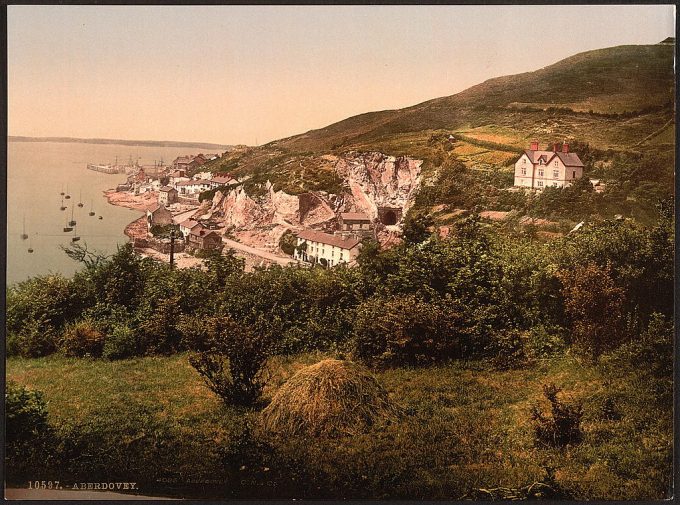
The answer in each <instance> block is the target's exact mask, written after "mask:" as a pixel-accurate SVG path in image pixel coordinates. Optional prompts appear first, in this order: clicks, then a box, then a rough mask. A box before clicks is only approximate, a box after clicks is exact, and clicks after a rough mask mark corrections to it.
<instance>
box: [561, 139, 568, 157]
mask: <svg viewBox="0 0 680 505" xmlns="http://www.w3.org/2000/svg"><path fill="white" fill-rule="evenodd" d="M562 152H563V153H565V154H566V153H568V152H569V144H567V143H566V142H565V143H563V144H562Z"/></svg>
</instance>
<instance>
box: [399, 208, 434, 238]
mask: <svg viewBox="0 0 680 505" xmlns="http://www.w3.org/2000/svg"><path fill="white" fill-rule="evenodd" d="M433 225H434V220H433V219H432V216H430V215H429V214H427V213H416V212H409V213H408V214H407V215H406V219H404V227H403V233H402V236H403V238H404V241H405V242H406V243H407V244H418V243H420V242H423V241H424V240H426V239H427V238H428V237H429V236H430V234H431V233H432V232H431V228H432V226H433Z"/></svg>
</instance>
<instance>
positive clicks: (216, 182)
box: [210, 174, 238, 188]
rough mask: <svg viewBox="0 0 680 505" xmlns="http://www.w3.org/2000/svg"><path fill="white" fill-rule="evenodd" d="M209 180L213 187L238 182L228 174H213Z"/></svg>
mask: <svg viewBox="0 0 680 505" xmlns="http://www.w3.org/2000/svg"><path fill="white" fill-rule="evenodd" d="M210 181H211V183H212V187H213V188H217V187H220V186H225V185H229V184H236V183H238V181H237V180H236V179H234V178H233V177H232V176H231V175H229V174H218V175H215V176H214V177H213V178H212V179H211V180H210Z"/></svg>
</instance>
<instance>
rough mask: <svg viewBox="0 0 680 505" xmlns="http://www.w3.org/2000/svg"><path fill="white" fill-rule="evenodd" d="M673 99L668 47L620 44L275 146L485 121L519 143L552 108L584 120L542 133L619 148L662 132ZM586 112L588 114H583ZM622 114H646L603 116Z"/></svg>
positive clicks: (299, 147)
mask: <svg viewBox="0 0 680 505" xmlns="http://www.w3.org/2000/svg"><path fill="white" fill-rule="evenodd" d="M673 96H674V74H673V47H672V46H669V45H664V44H657V45H648V46H620V47H613V48H608V49H599V50H595V51H589V52H586V53H581V54H577V55H575V56H572V57H570V58H567V59H565V60H562V61H560V62H557V63H555V64H553V65H550V66H548V67H545V68H542V69H540V70H537V71H535V72H527V73H523V74H518V75H511V76H505V77H499V78H495V79H490V80H488V81H486V82H484V83H482V84H479V85H476V86H473V87H472V88H469V89H467V90H465V91H463V92H461V93H458V94H456V95H452V96H448V97H443V98H436V99H434V100H429V101H427V102H424V103H421V104H418V105H415V106H413V107H409V108H405V109H400V110H392V111H382V112H374V113H368V114H362V115H359V116H354V117H351V118H348V119H346V120H344V121H340V122H338V123H335V124H333V125H330V126H327V127H325V128H322V129H319V130H313V131H310V132H307V133H305V134H302V135H298V136H294V137H290V138H288V139H283V140H282V141H280V142H276V143H275V144H276V145H277V146H280V147H285V148H287V149H290V150H294V151H315V152H319V151H328V150H334V149H338V148H341V147H348V148H351V147H355V146H368V145H369V144H370V143H373V142H376V143H380V141H381V140H383V139H384V137H386V136H394V135H400V134H405V133H408V132H416V131H425V130H438V129H452V130H459V129H466V128H471V127H479V126H483V125H485V124H488V123H500V124H504V123H510V124H509V125H508V126H510V127H511V128H513V129H515V130H522V131H517V135H515V136H514V140H519V139H524V138H525V137H526V134H525V132H526V129H527V128H531V125H532V123H533V124H536V123H539V124H540V123H543V124H544V123H546V122H548V121H549V118H550V115H549V114H546V112H547V110H544V109H548V108H550V107H558V108H561V109H568V110H569V111H573V112H576V113H586V114H581V115H583V116H586V117H584V118H582V119H581V117H580V116H579V115H578V114H574V115H575V116H577V117H579V121H578V122H577V123H578V124H577V125H575V128H560V127H558V128H556V129H555V131H553V132H546V133H553V134H558V135H560V134H561V135H562V136H569V135H574V134H575V135H579V134H582V131H581V130H584V131H583V133H585V132H586V131H589V130H591V129H596V128H591V127H594V125H591V124H589V123H595V124H598V125H602V126H603V127H604V129H605V131H604V132H603V134H602V135H600V136H599V138H598V139H597V142H596V143H598V144H601V145H602V147H606V144H608V143H611V144H614V145H616V146H620V147H624V146H626V145H627V144H628V143H629V141H630V140H632V139H631V138H632V137H635V133H637V132H638V131H639V132H646V134H650V133H652V131H653V128H654V125H655V124H658V127H661V126H662V125H663V123H665V121H664V120H663V119H662V118H660V117H658V116H660V115H661V116H663V117H668V116H669V115H672V106H671V104H672V102H673ZM590 111H592V112H593V113H595V114H587V113H588V112H590ZM565 112H566V111H565ZM623 112H638V113H639V112H645V113H647V114H636V116H640V115H642V116H645V115H650V116H651V117H649V118H645V119H648V120H643V121H637V122H635V123H634V124H631V125H626V124H622V123H624V122H623V121H620V120H618V119H619V118H616V117H607V116H611V115H613V114H618V113H623ZM660 112H662V114H659V113H660ZM588 116H590V117H588ZM504 119H505V121H504ZM507 119H511V121H507ZM527 119H528V120H527ZM588 119H591V121H587V120H588ZM612 119H615V120H617V121H611V120H612ZM533 130H534V131H532V132H531V133H532V134H535V133H539V132H537V131H535V130H536V128H535V127H534V128H533ZM629 130H630V131H629ZM644 136H645V135H643V137H644ZM621 137H623V138H621ZM546 141H547V139H546Z"/></svg>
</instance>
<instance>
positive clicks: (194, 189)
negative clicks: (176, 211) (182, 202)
mask: <svg viewBox="0 0 680 505" xmlns="http://www.w3.org/2000/svg"><path fill="white" fill-rule="evenodd" d="M175 187H176V188H177V192H178V193H179V195H181V196H187V197H194V198H198V194H199V193H201V192H203V191H208V190H209V189H211V188H212V187H213V186H212V183H211V182H210V181H203V180H196V179H192V180H188V181H180V182H178V183H177V184H176V185H175Z"/></svg>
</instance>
